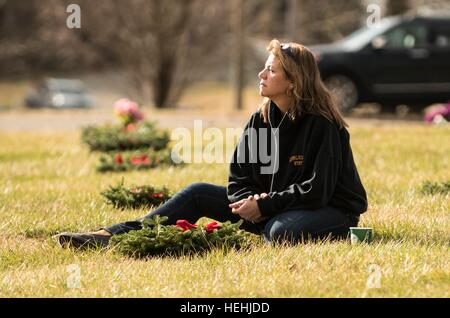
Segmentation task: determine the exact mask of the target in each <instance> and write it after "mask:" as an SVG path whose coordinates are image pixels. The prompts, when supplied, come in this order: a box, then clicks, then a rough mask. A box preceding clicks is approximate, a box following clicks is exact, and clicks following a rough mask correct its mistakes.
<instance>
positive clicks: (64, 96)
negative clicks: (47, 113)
mask: <svg viewBox="0 0 450 318" xmlns="http://www.w3.org/2000/svg"><path fill="white" fill-rule="evenodd" d="M25 104H26V106H27V107H31V108H41V107H50V108H60V109H62V108H91V107H93V106H94V100H93V98H92V96H90V94H89V93H88V92H87V91H86V89H85V86H84V84H83V82H82V81H80V80H74V79H56V78H48V79H45V80H44V81H43V82H41V83H40V84H38V85H37V87H36V89H35V91H33V92H31V93H29V94H28V95H27V96H26V98H25Z"/></svg>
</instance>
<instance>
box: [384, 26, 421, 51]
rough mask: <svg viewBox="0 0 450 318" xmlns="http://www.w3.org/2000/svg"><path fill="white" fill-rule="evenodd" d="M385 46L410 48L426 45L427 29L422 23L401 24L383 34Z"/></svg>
mask: <svg viewBox="0 0 450 318" xmlns="http://www.w3.org/2000/svg"><path fill="white" fill-rule="evenodd" d="M384 38H385V41H386V42H385V45H384V47H385V48H390V49H412V48H420V47H426V46H428V41H427V38H428V30H427V27H426V26H425V25H423V24H409V25H401V26H398V27H395V28H393V29H392V30H390V31H388V32H386V33H385V34H384Z"/></svg>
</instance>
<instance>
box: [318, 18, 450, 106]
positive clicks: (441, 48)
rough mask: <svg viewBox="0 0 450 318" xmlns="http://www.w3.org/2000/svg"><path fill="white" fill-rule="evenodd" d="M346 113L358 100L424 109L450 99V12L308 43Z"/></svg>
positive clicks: (387, 21) (398, 20)
mask: <svg viewBox="0 0 450 318" xmlns="http://www.w3.org/2000/svg"><path fill="white" fill-rule="evenodd" d="M310 49H311V50H312V51H313V52H314V54H315V55H316V58H317V61H318V65H319V69H320V72H321V76H322V79H323V80H324V82H325V84H326V85H327V86H328V87H329V88H330V89H331V90H332V91H333V92H334V93H335V95H336V97H337V100H338V103H339V106H340V108H341V109H342V110H343V111H344V112H345V111H348V110H350V109H351V108H353V107H355V106H356V105H357V104H358V103H364V102H374V103H379V104H381V105H382V106H383V108H388V109H392V108H393V107H394V106H396V105H398V104H406V105H408V106H410V107H412V108H416V109H417V108H423V107H425V106H427V105H429V104H432V103H442V102H447V101H449V100H450V16H414V17H407V16H394V17H389V18H385V19H382V20H381V21H380V22H379V23H378V24H377V26H376V27H363V28H361V29H359V30H357V31H356V32H354V33H352V34H350V35H349V36H347V37H346V38H344V39H343V40H341V41H339V42H336V43H333V44H328V45H317V46H310Z"/></svg>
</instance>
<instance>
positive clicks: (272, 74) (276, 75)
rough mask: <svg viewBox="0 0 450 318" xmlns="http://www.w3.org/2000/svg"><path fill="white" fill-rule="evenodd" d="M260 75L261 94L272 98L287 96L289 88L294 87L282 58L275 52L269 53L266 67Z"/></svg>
mask: <svg viewBox="0 0 450 318" xmlns="http://www.w3.org/2000/svg"><path fill="white" fill-rule="evenodd" d="M258 76H259V80H260V81H259V94H260V95H261V96H263V97H268V98H270V99H272V100H276V99H277V98H279V97H285V96H286V95H287V94H286V93H287V91H288V89H289V88H290V87H292V84H291V82H290V81H289V80H288V79H287V77H286V73H285V72H284V69H283V67H282V66H281V63H280V60H279V59H278V58H277V57H275V55H273V54H270V55H269V57H268V58H267V61H266V65H265V67H264V69H263V70H262V71H261V72H259V74H258Z"/></svg>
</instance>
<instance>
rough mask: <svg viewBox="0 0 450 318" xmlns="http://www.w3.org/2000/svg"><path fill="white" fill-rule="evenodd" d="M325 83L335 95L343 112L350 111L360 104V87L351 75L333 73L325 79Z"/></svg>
mask: <svg viewBox="0 0 450 318" xmlns="http://www.w3.org/2000/svg"><path fill="white" fill-rule="evenodd" d="M324 83H325V85H326V86H327V88H328V89H329V90H330V91H331V93H332V94H333V95H334V97H335V99H336V103H337V106H338V107H339V109H340V110H341V112H343V113H348V112H349V111H350V110H351V109H352V108H354V107H355V106H356V105H357V104H358V99H359V92H358V87H357V86H356V84H355V82H354V81H353V80H352V79H351V78H350V77H348V76H345V75H331V76H328V77H327V78H326V79H325V80H324Z"/></svg>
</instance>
